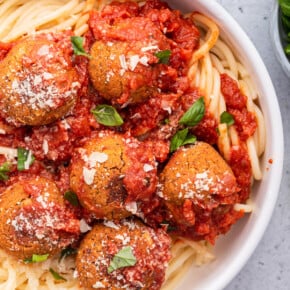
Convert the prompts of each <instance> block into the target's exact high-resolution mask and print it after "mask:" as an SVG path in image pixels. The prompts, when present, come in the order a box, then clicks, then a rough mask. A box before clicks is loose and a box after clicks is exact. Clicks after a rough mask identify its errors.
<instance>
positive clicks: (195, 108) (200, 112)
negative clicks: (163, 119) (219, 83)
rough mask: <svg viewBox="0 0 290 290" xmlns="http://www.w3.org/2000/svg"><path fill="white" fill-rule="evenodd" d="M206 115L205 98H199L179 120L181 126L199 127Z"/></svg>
mask: <svg viewBox="0 0 290 290" xmlns="http://www.w3.org/2000/svg"><path fill="white" fill-rule="evenodd" d="M204 114H205V105H204V99H203V97H201V98H199V99H198V100H197V101H196V102H194V104H193V105H192V106H191V107H190V108H189V109H188V110H187V111H186V112H185V113H184V115H183V116H182V117H181V119H180V120H179V124H182V125H186V126H195V125H197V124H198V123H199V122H200V121H201V120H202V118H203V117H204Z"/></svg>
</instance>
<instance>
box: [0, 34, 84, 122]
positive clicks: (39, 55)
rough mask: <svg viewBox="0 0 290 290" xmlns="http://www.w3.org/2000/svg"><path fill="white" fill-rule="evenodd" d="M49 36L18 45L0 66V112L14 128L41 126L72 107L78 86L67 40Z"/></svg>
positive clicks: (65, 36)
mask: <svg viewBox="0 0 290 290" xmlns="http://www.w3.org/2000/svg"><path fill="white" fill-rule="evenodd" d="M63 38H64V40H62V41H56V40H54V39H53V35H50V34H48V35H46V36H45V35H39V36H36V37H35V38H33V37H29V38H26V39H24V40H21V41H20V42H18V43H17V44H16V45H15V46H14V47H13V48H12V49H11V50H10V51H9V53H8V54H7V56H6V57H5V58H4V60H3V61H2V62H0V110H1V111H2V114H3V115H4V117H6V118H7V120H8V121H9V122H11V123H13V124H15V125H44V124H48V123H51V122H53V121H55V120H57V119H59V118H60V117H62V116H64V115H65V114H66V113H68V112H69V110H70V109H71V108H72V107H73V106H74V104H75V103H76V100H77V92H78V89H79V88H80V86H81V84H80V83H79V81H78V74H77V71H76V69H75V68H74V67H73V65H72V61H71V56H72V49H71V44H70V38H69V36H68V35H66V34H64V35H63Z"/></svg>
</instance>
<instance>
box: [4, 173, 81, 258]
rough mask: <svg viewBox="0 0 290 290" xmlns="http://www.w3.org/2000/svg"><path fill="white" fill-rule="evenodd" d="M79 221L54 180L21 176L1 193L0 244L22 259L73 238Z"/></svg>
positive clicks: (55, 249) (53, 249) (49, 251)
mask: <svg viewBox="0 0 290 290" xmlns="http://www.w3.org/2000/svg"><path fill="white" fill-rule="evenodd" d="M79 234H80V223H79V221H78V220H77V219H76V218H75V215H74V214H73V213H72V212H71V211H70V210H69V209H68V208H67V207H66V205H65V201H64V199H63V197H62V195H61V194H60V192H59V190H58V188H57V187H56V185H55V183H54V182H53V181H51V180H48V179H46V178H43V177H35V178H32V177H31V178H29V179H23V180H20V181H18V182H16V183H14V184H13V185H11V186H9V187H8V188H7V189H6V190H5V191H4V192H3V193H2V194H1V197H0V247H1V248H2V249H4V250H6V251H7V252H9V253H10V254H11V255H13V256H15V257H17V258H19V259H21V260H25V259H28V260H29V259H30V258H31V257H32V255H33V254H36V255H45V254H49V255H54V254H56V253H58V252H60V251H61V250H62V249H64V248H65V247H67V246H68V245H70V244H71V243H73V242H74V241H76V240H77V239H78V237H79Z"/></svg>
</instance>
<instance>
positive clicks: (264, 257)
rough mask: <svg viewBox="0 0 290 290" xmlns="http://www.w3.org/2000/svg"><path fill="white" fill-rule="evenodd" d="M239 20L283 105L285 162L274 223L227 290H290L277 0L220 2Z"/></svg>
mask: <svg viewBox="0 0 290 290" xmlns="http://www.w3.org/2000/svg"><path fill="white" fill-rule="evenodd" d="M217 1H218V2H219V3H220V4H222V5H223V7H224V8H226V10H228V11H229V13H230V14H231V15H232V16H233V17H234V18H235V19H236V20H237V21H238V23H239V24H240V25H241V26H242V28H243V29H244V30H245V31H246V33H247V34H248V35H249V37H250V38H251V40H252V41H253V43H254V44H255V46H256V48H257V49H258V51H259V53H260V55H261V56H262V58H263V60H264V62H265V64H266V66H267V69H268V71H269V73H270V76H271V78H272V81H273V84H274V86H275V89H276V92H277V96H278V100H279V103H280V108H281V113H282V119H283V126H284V136H285V159H284V171H283V177H282V184H281V187H280V193H279V197H278V201H277V204H276V207H275V210H274V213H273V216H272V219H271V222H270V224H269V226H268V228H267V230H266V232H265V234H264V236H263V239H262V240H261V242H260V244H259V246H258V247H257V249H256V251H255V252H254V254H253V255H252V257H251V258H250V260H249V261H248V263H247V264H246V265H245V267H244V268H243V269H242V271H241V272H240V273H239V274H238V275H237V276H236V277H235V279H234V280H233V281H232V282H231V283H230V284H229V285H228V286H227V287H226V289H225V290H256V289H263V290H268V289H269V290H272V289H273V290H276V289H277V290H284V289H285V290H288V289H290V180H289V171H290V157H289V148H290V112H289V111H288V110H289V107H290V79H289V78H287V77H286V75H285V74H284V72H283V70H282V68H281V66H280V64H279V62H278V61H277V59H276V57H275V53H274V49H273V46H272V43H271V40H270V19H271V17H272V11H273V9H272V8H273V3H274V1H275V0H259V1H257V0H217Z"/></svg>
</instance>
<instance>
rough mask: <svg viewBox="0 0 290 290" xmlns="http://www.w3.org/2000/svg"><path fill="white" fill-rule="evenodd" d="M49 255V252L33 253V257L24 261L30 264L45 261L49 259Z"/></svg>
mask: <svg viewBox="0 0 290 290" xmlns="http://www.w3.org/2000/svg"><path fill="white" fill-rule="evenodd" d="M48 256H49V254H44V255H36V254H33V255H32V257H31V258H27V259H24V263H26V264H29V263H39V262H44V261H46V260H47V259H48Z"/></svg>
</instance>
